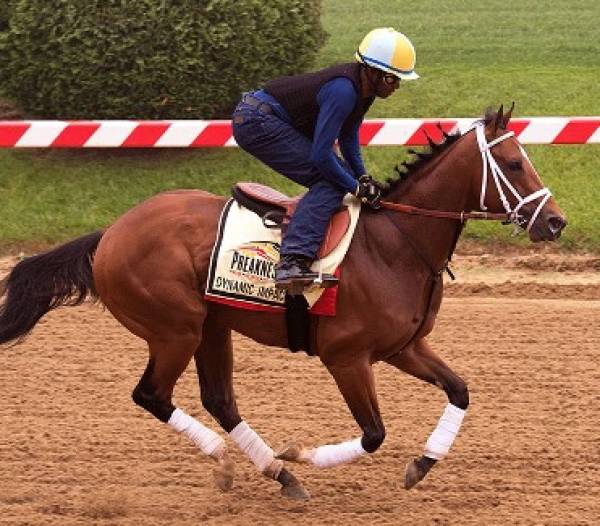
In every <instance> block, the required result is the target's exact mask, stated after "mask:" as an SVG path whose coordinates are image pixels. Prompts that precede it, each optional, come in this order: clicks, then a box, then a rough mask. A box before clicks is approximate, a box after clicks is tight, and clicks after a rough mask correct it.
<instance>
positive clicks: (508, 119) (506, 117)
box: [504, 101, 515, 128]
mask: <svg viewBox="0 0 600 526" xmlns="http://www.w3.org/2000/svg"><path fill="white" fill-rule="evenodd" d="M514 109H515V101H513V103H512V104H511V106H510V110H508V111H507V112H506V115H504V127H505V128H506V126H507V125H508V121H510V118H511V117H512V112H513V110H514Z"/></svg>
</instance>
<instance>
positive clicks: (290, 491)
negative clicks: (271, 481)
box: [277, 468, 310, 500]
mask: <svg viewBox="0 0 600 526" xmlns="http://www.w3.org/2000/svg"><path fill="white" fill-rule="evenodd" d="M277 482H279V483H280V484H281V494H282V495H283V496H284V497H287V498H289V499H293V500H308V499H310V495H309V493H308V491H306V490H305V489H304V486H302V484H300V481H299V480H298V479H297V478H296V477H294V474H293V473H290V472H289V471H288V470H287V469H285V468H282V469H281V471H280V472H279V476H278V477H277Z"/></svg>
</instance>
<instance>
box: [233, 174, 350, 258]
mask: <svg viewBox="0 0 600 526" xmlns="http://www.w3.org/2000/svg"><path fill="white" fill-rule="evenodd" d="M231 195H232V196H233V198H234V199H235V200H236V201H237V202H238V203H239V204H240V205H242V206H243V207H245V208H247V209H248V210H252V211H253V212H254V213H255V214H257V215H258V216H259V217H260V218H261V219H262V221H263V224H264V225H265V226H266V227H267V228H276V229H280V230H281V235H282V236H285V231H286V230H287V226H288V224H289V222H290V219H291V218H292V216H293V214H294V211H295V210H296V207H297V206H298V203H299V202H300V199H302V195H299V196H296V197H288V196H287V195H285V194H282V193H281V192H279V191H277V190H275V189H274V188H271V187H270V186H266V185H264V184H260V183H249V182H241V183H237V184H236V185H235V186H234V187H233V189H232V191H231ZM349 227H350V212H349V211H348V208H347V207H345V206H343V207H341V208H340V210H339V211H338V212H336V213H335V214H334V215H333V217H332V218H331V221H330V223H329V227H328V228H327V232H326V233H325V239H324V240H323V243H322V244H321V247H320V248H319V252H318V253H317V257H318V258H319V259H321V258H324V257H326V256H327V255H329V254H330V253H331V252H332V251H333V250H334V249H335V247H337V245H338V244H339V242H340V241H341V240H342V238H343V237H344V234H346V232H347V231H348V228H349Z"/></svg>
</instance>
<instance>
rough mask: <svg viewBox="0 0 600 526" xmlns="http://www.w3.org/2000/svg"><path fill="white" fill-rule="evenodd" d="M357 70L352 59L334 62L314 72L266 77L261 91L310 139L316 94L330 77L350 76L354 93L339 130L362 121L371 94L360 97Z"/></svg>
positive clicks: (315, 116)
mask: <svg viewBox="0 0 600 526" xmlns="http://www.w3.org/2000/svg"><path fill="white" fill-rule="evenodd" d="M360 69H361V66H360V64H356V63H354V62H349V63H347V64H338V65H336V66H331V67H329V68H325V69H322V70H320V71H316V72H314V73H306V74H304V75H293V76H289V77H279V78H276V79H273V80H270V81H269V82H267V83H266V84H265V87H264V90H265V91H266V92H267V93H269V94H270V95H272V96H273V97H275V98H276V99H277V100H278V101H279V102H280V103H281V105H282V106H283V107H284V108H285V110H286V111H287V112H288V114H289V115H290V117H291V119H292V122H293V124H294V127H295V128H296V129H297V130H298V131H300V132H302V133H303V134H304V135H306V136H307V137H308V138H309V139H312V138H313V135H314V133H315V126H316V124H317V116H318V114H319V105H318V104H317V95H318V93H319V90H320V89H321V86H323V84H325V83H326V82H328V81H330V80H332V79H334V78H337V77H346V78H347V79H350V81H351V82H352V84H353V85H354V89H356V93H357V96H358V99H357V102H356V106H355V107H354V110H352V113H350V115H348V117H347V118H346V120H345V121H344V124H343V125H342V132H344V131H346V130H347V129H350V128H351V127H352V126H353V125H354V124H356V123H357V122H360V121H362V120H363V118H364V116H365V113H366V112H367V110H368V109H369V107H370V106H371V104H373V100H374V97H369V98H367V99H361V98H360V92H361V89H360V85H361V82H360Z"/></svg>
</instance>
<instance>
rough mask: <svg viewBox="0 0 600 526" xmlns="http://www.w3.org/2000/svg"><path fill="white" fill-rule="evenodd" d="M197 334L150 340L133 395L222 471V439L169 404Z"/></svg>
mask: <svg viewBox="0 0 600 526" xmlns="http://www.w3.org/2000/svg"><path fill="white" fill-rule="evenodd" d="M197 336H198V337H199V335H197ZM198 337H196V335H190V337H187V338H186V337H180V338H178V339H175V338H173V339H171V340H169V342H170V343H165V342H155V343H150V344H149V347H150V360H149V362H148V366H147V367H146V370H145V372H144V374H143V375H142V378H141V380H140V382H139V383H138V385H137V386H136V388H135V389H134V391H133V394H132V398H133V400H134V402H135V403H136V404H137V405H139V406H140V407H142V408H144V409H146V410H147V411H148V412H150V413H151V414H152V415H154V416H155V417H156V418H158V419H159V420H160V421H161V422H164V423H166V424H168V425H169V426H170V427H172V428H173V429H174V430H175V431H177V432H179V433H182V434H183V435H185V436H187V437H188V438H189V439H190V440H191V441H192V442H193V443H194V444H195V445H196V446H197V447H198V448H199V449H200V450H201V451H202V452H203V453H204V454H205V455H208V456H210V457H211V458H212V459H214V460H215V461H217V462H218V463H219V468H218V471H221V470H222V469H223V464H225V463H226V461H227V453H226V448H225V442H224V441H223V439H222V438H221V437H220V436H219V435H218V434H217V433H215V432H214V431H212V430H211V429H209V428H208V427H206V426H204V425H203V424H201V423H200V422H198V421H197V420H196V419H195V418H193V417H191V416H190V415H188V414H186V413H185V412H183V411H182V410H181V409H178V408H176V407H175V406H174V405H173V403H172V395H173V389H174V387H175V383H176V382H177V380H178V379H179V377H180V376H181V374H182V373H183V371H184V370H185V368H186V367H187V365H188V363H189V362H190V360H191V358H192V355H193V353H194V350H195V349H196V347H197V344H198ZM217 481H218V482H219V481H220V479H217ZM220 487H221V489H224V490H226V489H229V488H230V487H231V484H229V485H225V484H221V485H220Z"/></svg>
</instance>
